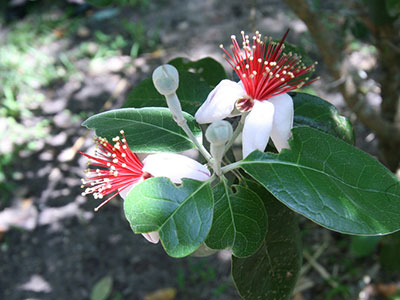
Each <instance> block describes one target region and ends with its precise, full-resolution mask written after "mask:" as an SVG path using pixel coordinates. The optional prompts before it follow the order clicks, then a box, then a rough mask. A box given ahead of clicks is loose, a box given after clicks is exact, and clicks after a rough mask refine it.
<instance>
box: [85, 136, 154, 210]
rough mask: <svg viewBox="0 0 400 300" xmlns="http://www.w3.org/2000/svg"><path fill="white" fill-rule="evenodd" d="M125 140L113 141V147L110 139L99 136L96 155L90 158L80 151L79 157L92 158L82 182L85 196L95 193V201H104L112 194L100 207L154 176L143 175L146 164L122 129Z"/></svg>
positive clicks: (117, 139)
mask: <svg viewBox="0 0 400 300" xmlns="http://www.w3.org/2000/svg"><path fill="white" fill-rule="evenodd" d="M121 134H122V139H121V138H120V137H119V136H117V137H115V138H113V144H111V143H109V142H108V140H107V139H105V138H101V137H97V138H96V139H95V142H96V145H97V149H96V151H95V155H94V156H92V155H88V154H85V153H82V152H80V151H79V153H80V154H82V155H84V156H86V157H87V158H89V159H91V161H90V162H89V163H88V166H89V168H88V169H86V170H85V173H86V174H87V176H86V179H82V186H81V187H82V188H85V191H84V192H83V193H82V196H86V195H88V194H93V196H94V198H95V199H103V197H104V196H107V195H110V197H108V198H107V199H106V200H105V201H103V202H102V203H101V204H100V205H99V206H98V207H96V208H95V210H96V211H97V210H98V209H99V208H100V207H102V206H103V205H104V204H106V203H107V202H108V201H110V200H111V199H112V198H114V197H115V196H117V195H118V194H119V193H120V192H121V191H122V190H124V189H126V188H128V187H130V186H131V185H132V184H134V183H137V182H139V181H140V180H141V179H142V178H143V179H147V178H149V177H151V175H150V174H148V173H143V171H142V169H143V164H142V162H141V161H140V160H139V158H138V157H137V156H136V154H135V153H133V152H132V151H131V150H130V149H129V146H128V143H127V142H126V139H125V135H124V131H123V130H121Z"/></svg>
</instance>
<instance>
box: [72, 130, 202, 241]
mask: <svg viewBox="0 0 400 300" xmlns="http://www.w3.org/2000/svg"><path fill="white" fill-rule="evenodd" d="M121 134H122V139H121V138H120V137H119V136H117V137H115V138H113V143H112V144H111V143H110V142H108V140H107V139H105V138H101V137H97V138H96V139H95V142H96V144H97V149H96V152H95V155H94V156H92V155H89V154H85V153H82V152H79V153H81V154H82V155H84V156H86V157H87V158H89V159H91V160H92V161H91V162H90V163H88V165H89V168H88V169H86V170H85V172H86V174H87V177H86V179H82V188H85V191H84V192H83V193H82V195H83V196H86V195H88V194H93V196H94V198H95V199H103V198H104V197H106V196H108V198H107V199H106V200H105V201H103V202H102V203H101V204H100V205H99V206H98V207H96V208H95V210H96V211H97V210H98V209H99V208H100V207H102V206H103V205H104V204H106V203H107V202H108V201H110V200H111V199H112V198H114V197H115V196H117V195H118V194H119V195H120V196H121V197H122V198H123V199H125V198H126V196H127V195H128V193H129V192H130V190H131V189H132V188H133V187H134V186H135V185H136V184H138V183H140V182H142V181H143V180H146V179H148V178H150V177H168V178H169V179H170V180H171V181H172V182H173V183H176V184H180V183H182V178H191V179H195V180H200V181H205V180H207V179H208V178H209V177H210V171H209V170H208V169H207V167H205V166H203V165H202V164H200V163H198V162H197V161H195V160H193V159H191V158H189V157H186V156H183V155H180V154H175V153H157V154H150V155H148V156H147V157H146V158H145V159H144V160H143V162H141V161H140V160H139V158H138V157H137V156H136V154H135V153H133V152H132V151H131V150H130V149H129V146H128V143H127V142H126V139H125V136H124V132H123V130H121ZM143 236H144V237H145V238H146V239H147V240H148V241H150V242H152V243H158V241H159V236H158V233H157V232H150V233H144V234H143Z"/></svg>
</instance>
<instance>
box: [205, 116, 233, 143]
mask: <svg viewBox="0 0 400 300" xmlns="http://www.w3.org/2000/svg"><path fill="white" fill-rule="evenodd" d="M232 134H233V129H232V125H231V124H230V123H229V122H228V121H224V120H221V121H217V122H214V123H212V124H211V125H210V126H208V128H207V131H206V138H207V140H208V141H209V142H210V144H212V145H213V144H214V145H225V144H226V143H227V142H228V141H229V140H230V139H231V138H232Z"/></svg>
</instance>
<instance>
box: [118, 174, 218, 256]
mask: <svg viewBox="0 0 400 300" xmlns="http://www.w3.org/2000/svg"><path fill="white" fill-rule="evenodd" d="M182 181H183V182H182V184H181V185H180V186H178V187H177V186H175V185H174V184H173V183H172V182H171V181H170V180H169V179H167V178H164V177H155V178H150V179H147V180H145V181H144V182H143V183H141V184H139V185H137V186H136V187H134V188H133V189H132V191H131V192H130V193H129V194H128V197H127V198H126V199H125V201H124V211H125V216H126V218H127V219H128V221H129V223H130V225H131V227H132V230H133V231H134V232H135V233H145V232H152V231H158V232H159V234H160V240H161V243H162V245H163V247H164V249H165V251H166V252H167V253H168V254H169V255H170V256H172V257H184V256H187V255H189V254H190V253H192V252H193V251H195V250H196V249H197V248H199V246H200V245H201V244H202V243H203V242H204V240H205V239H206V237H207V234H208V232H209V231H210V228H211V222H212V217H213V203H214V200H213V195H212V192H211V187H210V185H209V183H207V182H200V181H196V180H192V179H183V180H182Z"/></svg>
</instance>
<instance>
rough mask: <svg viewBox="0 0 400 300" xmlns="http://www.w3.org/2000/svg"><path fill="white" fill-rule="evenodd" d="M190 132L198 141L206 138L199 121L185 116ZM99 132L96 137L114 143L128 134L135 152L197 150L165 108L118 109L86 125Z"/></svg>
mask: <svg viewBox="0 0 400 300" xmlns="http://www.w3.org/2000/svg"><path fill="white" fill-rule="evenodd" d="M184 117H185V119H186V120H187V123H188V125H189V128H190V129H191V130H192V132H193V134H194V135H195V136H196V138H198V139H201V138H202V132H201V129H200V128H199V127H198V125H197V123H196V121H195V119H194V118H193V117H192V116H191V115H189V114H186V113H184ZM82 125H83V126H86V127H87V128H90V129H94V130H96V134H97V135H98V136H101V137H105V138H107V139H108V140H111V139H112V138H113V137H115V136H118V135H120V131H121V130H124V131H125V137H126V140H127V142H128V144H129V147H130V149H131V150H132V151H133V152H148V153H150V152H180V151H184V150H188V149H192V148H194V147H195V145H194V144H193V142H192V141H191V140H190V139H189V138H188V137H187V136H186V134H185V132H184V131H183V130H182V129H181V128H180V127H179V126H178V125H177V124H176V123H175V121H174V120H173V119H172V114H171V113H170V111H169V109H167V108H163V107H149V108H141V109H135V108H125V109H115V110H110V111H107V112H104V113H100V114H97V115H94V116H92V117H90V118H89V119H87V120H86V121H85V122H83V124H82Z"/></svg>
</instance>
